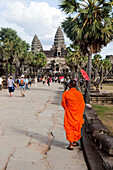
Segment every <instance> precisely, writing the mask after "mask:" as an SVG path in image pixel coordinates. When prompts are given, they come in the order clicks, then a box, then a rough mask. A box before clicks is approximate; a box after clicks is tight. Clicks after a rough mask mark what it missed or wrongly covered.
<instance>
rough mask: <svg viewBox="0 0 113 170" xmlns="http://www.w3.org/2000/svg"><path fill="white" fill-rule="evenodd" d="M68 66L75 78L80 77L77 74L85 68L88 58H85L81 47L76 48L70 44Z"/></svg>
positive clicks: (67, 58)
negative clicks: (80, 69)
mask: <svg viewBox="0 0 113 170" xmlns="http://www.w3.org/2000/svg"><path fill="white" fill-rule="evenodd" d="M65 59H66V64H67V65H68V66H69V67H70V68H71V70H72V73H73V77H75V78H77V77H78V75H77V74H76V73H78V72H79V68H81V67H83V66H85V64H86V62H87V56H84V55H83V54H82V53H81V51H80V48H79V46H74V45H73V44H70V47H68V55H67V56H66V57H65Z"/></svg>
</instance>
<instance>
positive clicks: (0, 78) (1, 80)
mask: <svg viewBox="0 0 113 170" xmlns="http://www.w3.org/2000/svg"><path fill="white" fill-rule="evenodd" d="M2 82H3V79H2V77H0V85H2Z"/></svg>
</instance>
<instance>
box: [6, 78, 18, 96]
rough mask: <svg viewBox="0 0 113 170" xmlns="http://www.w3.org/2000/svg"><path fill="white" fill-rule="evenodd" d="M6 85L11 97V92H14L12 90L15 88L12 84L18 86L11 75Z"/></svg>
mask: <svg viewBox="0 0 113 170" xmlns="http://www.w3.org/2000/svg"><path fill="white" fill-rule="evenodd" d="M7 85H8V89H9V93H10V97H12V92H14V90H15V88H14V85H15V86H16V87H18V86H17V85H16V84H15V83H14V80H13V77H12V76H10V78H9V79H8V81H7Z"/></svg>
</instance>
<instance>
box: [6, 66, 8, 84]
mask: <svg viewBox="0 0 113 170" xmlns="http://www.w3.org/2000/svg"><path fill="white" fill-rule="evenodd" d="M7 79H8V63H6V86H7Z"/></svg>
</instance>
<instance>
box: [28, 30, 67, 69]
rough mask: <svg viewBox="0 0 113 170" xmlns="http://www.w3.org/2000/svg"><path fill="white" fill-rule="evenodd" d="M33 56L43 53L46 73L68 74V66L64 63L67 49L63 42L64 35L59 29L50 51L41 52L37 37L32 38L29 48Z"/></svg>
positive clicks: (41, 47)
mask: <svg viewBox="0 0 113 170" xmlns="http://www.w3.org/2000/svg"><path fill="white" fill-rule="evenodd" d="M31 51H32V53H33V54H36V53H37V52H43V53H45V55H46V57H47V66H46V67H45V68H44V69H45V70H47V71H57V72H58V71H66V72H68V69H69V68H68V66H67V65H66V63H65V56H67V49H66V45H65V41H64V35H63V32H62V30H61V28H60V27H58V29H57V31H56V34H55V38H54V44H53V45H52V48H51V49H50V50H43V46H42V44H41V42H40V40H39V39H38V37H37V35H35V36H34V38H33V41H32V46H31Z"/></svg>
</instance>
